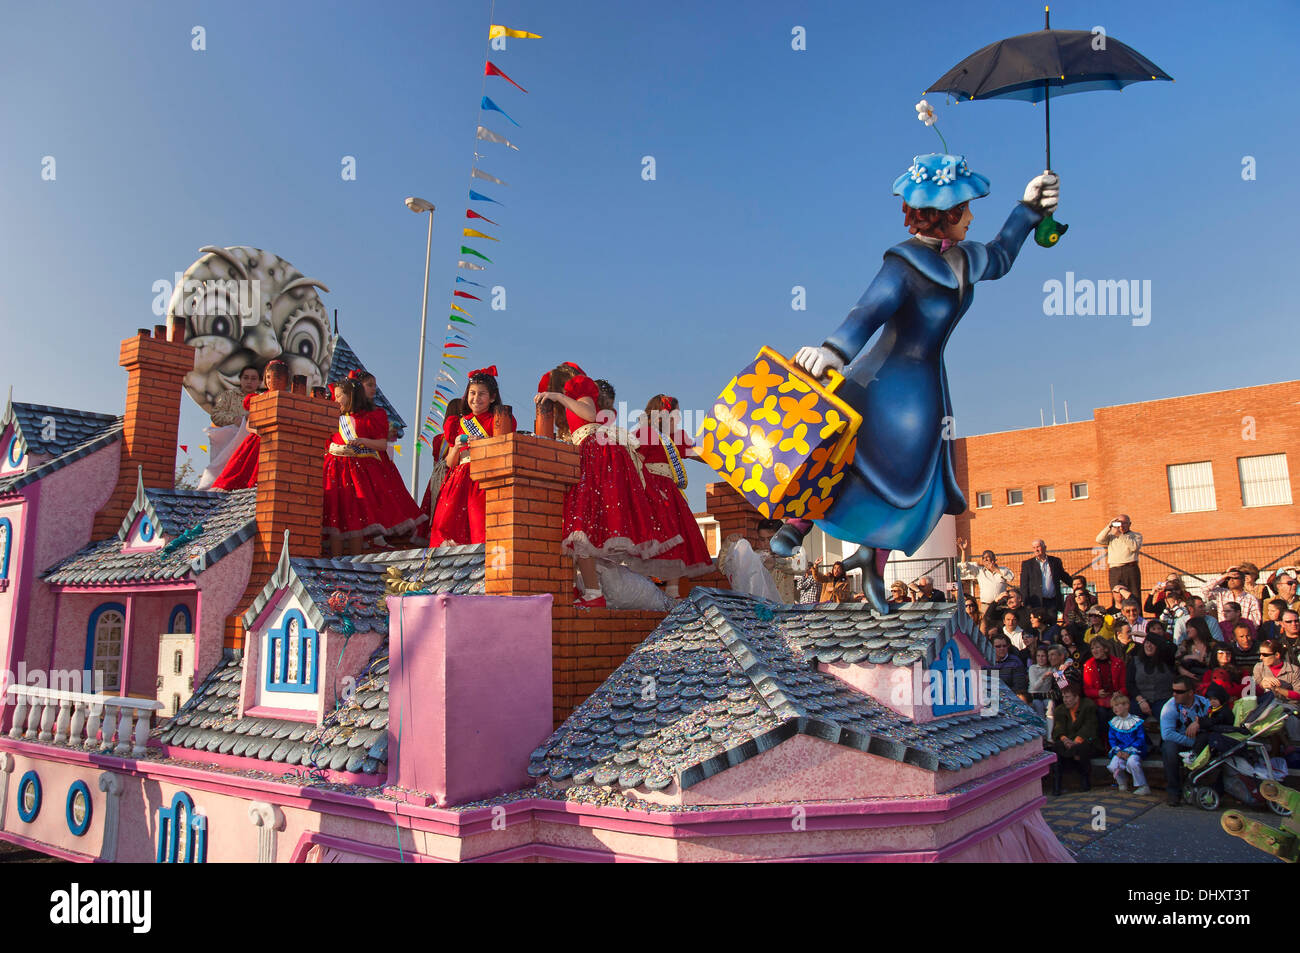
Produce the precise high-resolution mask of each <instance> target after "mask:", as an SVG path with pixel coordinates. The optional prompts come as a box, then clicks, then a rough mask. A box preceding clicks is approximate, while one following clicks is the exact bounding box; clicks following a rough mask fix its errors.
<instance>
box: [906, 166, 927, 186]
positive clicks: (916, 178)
mask: <svg viewBox="0 0 1300 953" xmlns="http://www.w3.org/2000/svg"><path fill="white" fill-rule="evenodd" d="M907 174H908V175H910V176H911V177H912V181H913V182H924V181H925V180H926V179H928V178H929V177H930V173H928V172H926V171H925V168H924V167H923V166H921V165H918V164H917V163H913V164H912V167H911V168H910V169H908V170H907Z"/></svg>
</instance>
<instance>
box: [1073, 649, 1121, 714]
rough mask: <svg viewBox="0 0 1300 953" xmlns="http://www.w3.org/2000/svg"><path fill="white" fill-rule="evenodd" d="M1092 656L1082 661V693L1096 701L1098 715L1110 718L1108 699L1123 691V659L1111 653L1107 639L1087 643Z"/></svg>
mask: <svg viewBox="0 0 1300 953" xmlns="http://www.w3.org/2000/svg"><path fill="white" fill-rule="evenodd" d="M1088 648H1089V649H1091V650H1092V658H1090V659H1088V661H1086V662H1084V663H1083V694H1084V695H1085V696H1086V697H1088V698H1091V699H1092V700H1093V701H1094V702H1096V703H1097V708H1098V716H1099V717H1100V718H1101V719H1102V720H1103V721H1106V720H1108V719H1109V718H1110V699H1111V696H1112V695H1115V694H1116V693H1122V692H1123V691H1124V674H1125V672H1124V660H1123V659H1122V658H1120V657H1119V656H1115V655H1112V654H1111V651H1110V642H1109V640H1107V639H1100V638H1098V639H1093V640H1092V641H1091V642H1089V643H1088Z"/></svg>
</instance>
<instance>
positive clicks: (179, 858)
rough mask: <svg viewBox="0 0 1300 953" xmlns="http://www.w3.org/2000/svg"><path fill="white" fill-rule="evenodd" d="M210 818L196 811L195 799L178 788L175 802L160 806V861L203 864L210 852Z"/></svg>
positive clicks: (174, 798) (162, 862)
mask: <svg viewBox="0 0 1300 953" xmlns="http://www.w3.org/2000/svg"><path fill="white" fill-rule="evenodd" d="M207 821H208V819H207V818H206V817H204V816H203V815H201V814H200V815H196V814H195V813H194V801H192V800H191V799H190V796H189V795H188V794H186V793H185V792H184V791H177V792H176V796H175V797H173V798H172V806H171V807H169V808H163V807H160V808H158V863H160V864H201V863H203V862H204V861H206V860H207V856H208V823H207Z"/></svg>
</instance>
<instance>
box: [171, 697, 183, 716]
mask: <svg viewBox="0 0 1300 953" xmlns="http://www.w3.org/2000/svg"><path fill="white" fill-rule="evenodd" d="M180 710H181V695H180V692H172V714H173V715H174V714H176V713H177V712H178V711H180Z"/></svg>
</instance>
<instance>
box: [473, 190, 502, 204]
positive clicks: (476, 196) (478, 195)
mask: <svg viewBox="0 0 1300 953" xmlns="http://www.w3.org/2000/svg"><path fill="white" fill-rule="evenodd" d="M469 200H470V201H471V202H493V203H495V204H497V205H500V204H501V203H500V202H497V200H496V199H494V198H490V197H488V196H486V195H484V194H483V193H482V192H475V191H474V190H473V189H470V190H469Z"/></svg>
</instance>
